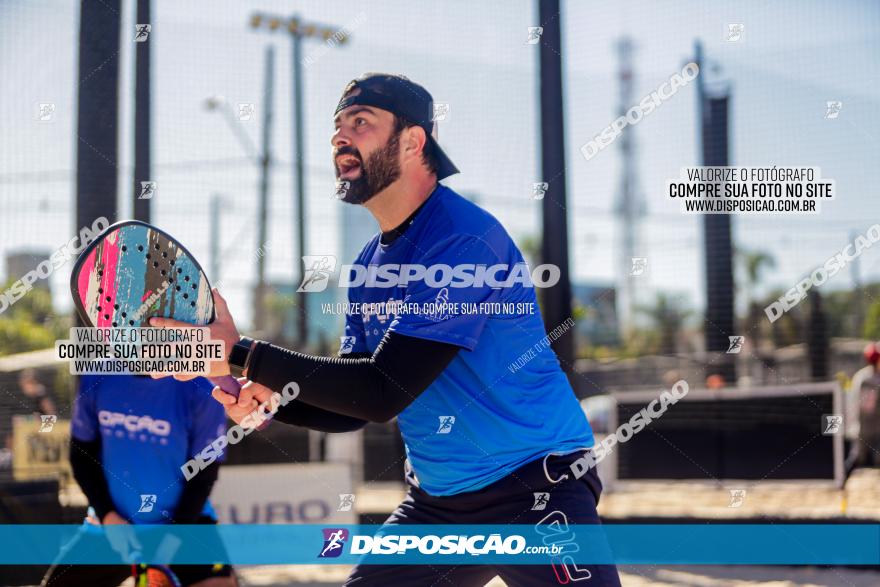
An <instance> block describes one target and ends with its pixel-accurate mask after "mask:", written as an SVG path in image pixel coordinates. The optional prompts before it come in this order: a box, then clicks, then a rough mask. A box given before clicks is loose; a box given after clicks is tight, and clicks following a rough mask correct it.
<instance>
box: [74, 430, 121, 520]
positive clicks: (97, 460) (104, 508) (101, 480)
mask: <svg viewBox="0 0 880 587" xmlns="http://www.w3.org/2000/svg"><path fill="white" fill-rule="evenodd" d="M70 468H71V470H72V471H73V478H74V479H76V482H77V483H79V486H80V488H81V489H82V491H83V493H85V495H86V497H87V498H88V500H89V504H90V505H91V506H92V507H93V508H95V513H96V514H98V519H99V520H103V519H104V516H106V515H107V514H108V513H109V512H111V511H113V510H115V509H116V506H114V505H113V499H111V497H110V490H109V489H108V488H107V477H106V476H104V467H103V465H102V463H101V438H100V437H99V438H98V439H97V440H95V441H92V442H85V441H82V440H77V439H76V438H74V437H72V436H71V437H70Z"/></svg>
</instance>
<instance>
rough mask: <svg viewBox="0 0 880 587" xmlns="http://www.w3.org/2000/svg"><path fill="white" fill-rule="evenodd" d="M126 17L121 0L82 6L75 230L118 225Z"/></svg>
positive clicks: (95, 0)
mask: <svg viewBox="0 0 880 587" xmlns="http://www.w3.org/2000/svg"><path fill="white" fill-rule="evenodd" d="M121 13H122V3H121V2H120V0H82V2H81V3H80V19H79V27H80V28H79V72H78V74H77V78H76V79H77V80H78V85H77V88H78V93H79V96H78V99H77V105H78V106H77V107H78V112H77V123H76V133H77V145H76V226H75V227H74V232H77V231H79V229H80V227H83V226H91V225H92V222H93V221H94V220H95V219H96V218H100V217H101V216H104V217H106V218H107V220H109V221H110V222H115V221H116V216H117V207H116V194H117V191H116V185H117V176H118V169H117V166H118V156H119V153H118V149H119V139H118V134H117V131H118V124H119V60H118V56H119V50H120V46H119V43H120V27H121V18H120V14H121ZM131 36H132V37H133V36H134V31H133V30H132V31H131Z"/></svg>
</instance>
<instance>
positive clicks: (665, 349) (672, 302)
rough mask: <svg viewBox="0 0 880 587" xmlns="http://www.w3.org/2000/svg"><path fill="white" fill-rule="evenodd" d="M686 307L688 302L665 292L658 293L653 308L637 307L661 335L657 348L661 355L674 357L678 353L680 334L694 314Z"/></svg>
mask: <svg viewBox="0 0 880 587" xmlns="http://www.w3.org/2000/svg"><path fill="white" fill-rule="evenodd" d="M686 306H687V302H686V301H685V300H684V298H683V297H681V296H679V297H672V296H670V295H668V294H665V293H663V292H657V297H656V298H655V299H654V305H653V306H637V307H636V311H637V312H639V313H642V314H645V315H646V316H648V318H649V319H650V321H651V323H652V325H653V327H654V329H655V331H656V333H657V334H658V335H659V338H660V340H659V343H658V348H657V352H658V353H659V354H661V355H674V354H675V353H676V352H677V350H678V349H677V346H678V345H677V344H676V339H677V338H678V333H679V332H680V331H681V330H682V328H683V327H684V323H685V321H686V320H687V318H688V316H690V315H691V313H692V312H691V310H689V309H688V308H687V307H686Z"/></svg>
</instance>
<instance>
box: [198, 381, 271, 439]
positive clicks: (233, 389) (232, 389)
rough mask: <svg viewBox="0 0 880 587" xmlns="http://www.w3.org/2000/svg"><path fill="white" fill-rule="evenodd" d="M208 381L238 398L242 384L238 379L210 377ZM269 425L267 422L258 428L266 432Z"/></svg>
mask: <svg viewBox="0 0 880 587" xmlns="http://www.w3.org/2000/svg"><path fill="white" fill-rule="evenodd" d="M208 381H210V382H211V383H213V384H214V385H216V386H218V387H219V388H220V389H222V390H223V391H225V392H226V393H228V394H229V395H232V396H235V397H236V398H237V397H238V394H239V392H240V391H241V384H240V383H239V382H238V379H236V378H235V377H233V376H232V375H224V376H223V377H208ZM268 425H269V421H268V420H267V421H265V422H263V423H262V424H260V425H259V426H257V430H264V429H265V428H266V426H268Z"/></svg>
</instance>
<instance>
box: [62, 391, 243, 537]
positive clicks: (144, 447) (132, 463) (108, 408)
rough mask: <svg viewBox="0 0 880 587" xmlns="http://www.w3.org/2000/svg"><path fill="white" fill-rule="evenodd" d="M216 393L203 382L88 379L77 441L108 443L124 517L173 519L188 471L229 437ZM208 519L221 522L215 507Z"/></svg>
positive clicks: (111, 479)
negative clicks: (204, 451)
mask: <svg viewBox="0 0 880 587" xmlns="http://www.w3.org/2000/svg"><path fill="white" fill-rule="evenodd" d="M213 387H214V386H213V385H212V384H211V383H210V382H209V381H208V380H206V379H204V378H202V377H198V378H196V379H193V380H191V381H177V380H175V379H173V378H171V377H166V378H164V379H151V378H150V377H137V376H134V375H83V376H81V377H80V383H79V393H78V394H77V398H76V402H75V404H74V409H73V418H72V422H71V435H72V436H73V437H74V438H76V439H77V440H81V441H84V442H92V441H95V440H97V439H98V438H99V437H100V439H101V464H102V465H103V467H104V475H105V477H106V478H107V485H108V488H109V490H110V497H111V498H112V499H113V504H114V505H115V507H116V511H117V512H118V513H119V515H121V516H123V517H124V518H126V519H128V520H130V521H131V522H133V523H135V524H163V523H168V522H170V521H171V519H173V517H174V511H175V509H176V507H177V503H178V500H179V499H180V496H181V493H183V487H184V485H185V484H186V480H185V478H184V476H183V473H182V472H181V470H180V467H181V466H182V465H183V464H184V463H185V462H187V461H188V460H189V459H191V458H192V457H194V456H195V455H196V454H198V453H199V452H200V451H201V450H202V449H203V448H205V447H206V446H208V445H209V444H211V442H213V441H214V439H216V438H217V437H218V436H221V435H223V434H225V433H226V414H225V412H224V410H223V406H221V405H220V404H219V403H218V402H217V401H215V400H214V399H213V398H212V397H211V390H212V389H213ZM218 460H221V461H222V460H223V457H221V458H219V459H218ZM143 496H147V497H143ZM150 496H155V498H153V497H150ZM202 513H203V514H204V515H207V516H209V517H212V518H215V519H216V516H215V515H214V510H213V508H212V507H211V504H210V502H205V507H204V509H203V510H202Z"/></svg>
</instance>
